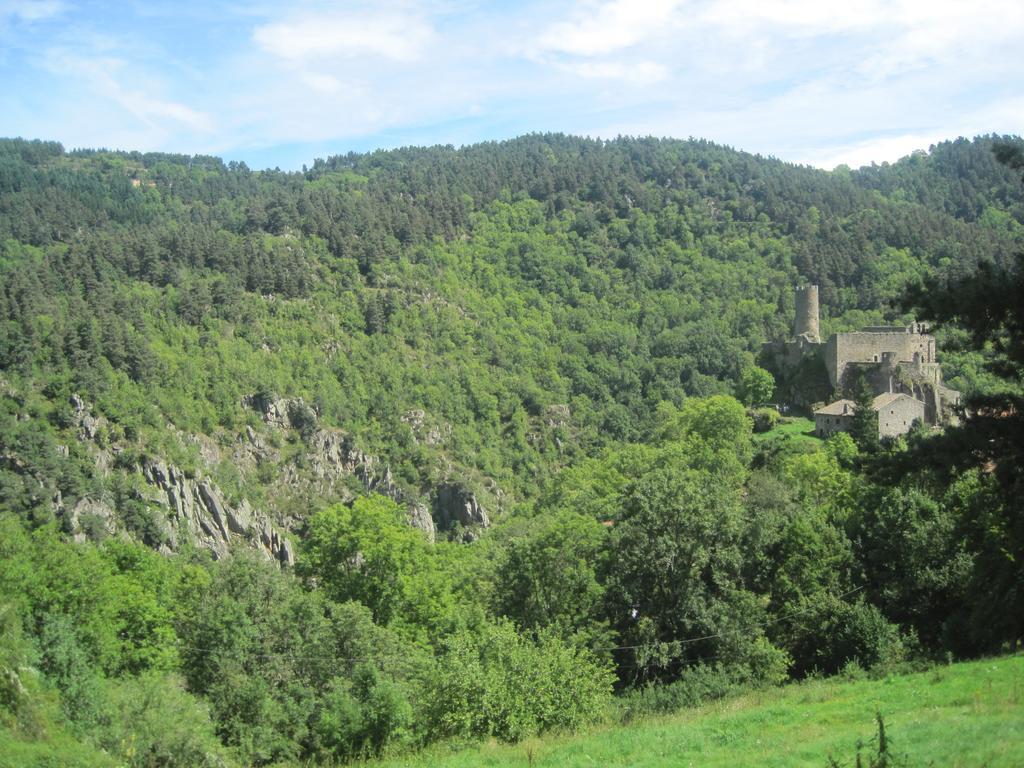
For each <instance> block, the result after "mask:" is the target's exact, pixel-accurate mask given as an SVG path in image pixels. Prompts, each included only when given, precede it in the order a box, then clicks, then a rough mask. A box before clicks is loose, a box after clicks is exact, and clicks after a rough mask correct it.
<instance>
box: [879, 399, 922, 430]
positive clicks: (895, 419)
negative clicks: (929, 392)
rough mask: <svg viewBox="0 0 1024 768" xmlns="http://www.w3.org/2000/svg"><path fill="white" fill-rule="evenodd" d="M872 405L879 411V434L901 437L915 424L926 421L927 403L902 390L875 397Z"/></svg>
mask: <svg viewBox="0 0 1024 768" xmlns="http://www.w3.org/2000/svg"><path fill="white" fill-rule="evenodd" d="M871 407H872V408H874V409H875V411H876V412H877V413H878V436H879V437H899V436H900V435H905V434H907V432H909V431H910V428H911V427H912V426H914V422H915V421H919V422H921V423H922V424H923V423H924V408H925V404H924V403H923V402H922V401H920V400H917V399H915V398H913V397H911V396H910V395H905V394H903V393H901V392H886V393H884V394H881V395H879V396H878V397H876V398H875V400H874V402H873V403H872V404H871Z"/></svg>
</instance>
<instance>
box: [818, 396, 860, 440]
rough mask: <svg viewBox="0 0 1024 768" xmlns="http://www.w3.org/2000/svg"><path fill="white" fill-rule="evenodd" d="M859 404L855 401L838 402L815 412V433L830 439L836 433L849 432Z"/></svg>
mask: <svg viewBox="0 0 1024 768" xmlns="http://www.w3.org/2000/svg"><path fill="white" fill-rule="evenodd" d="M856 409H857V404H856V403H855V402H853V400H836V401H835V402H834V403H829V404H828V405H826V406H825V407H824V408H819V409H818V410H816V411H815V412H814V432H815V434H816V435H818V437H829V436H831V435H834V434H835V433H836V432H849V431H850V425H851V424H852V423H853V413H854V411H855V410H856Z"/></svg>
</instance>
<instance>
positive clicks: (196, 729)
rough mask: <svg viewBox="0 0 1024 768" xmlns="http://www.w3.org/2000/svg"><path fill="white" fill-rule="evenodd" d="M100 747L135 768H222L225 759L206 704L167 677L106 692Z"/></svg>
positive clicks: (123, 683) (129, 682) (148, 678)
mask: <svg viewBox="0 0 1024 768" xmlns="http://www.w3.org/2000/svg"><path fill="white" fill-rule="evenodd" d="M108 697H109V702H110V704H109V706H110V721H109V725H107V727H106V728H105V729H104V731H103V735H102V739H101V741H102V746H103V747H104V749H106V750H107V751H108V752H110V753H112V754H115V755H119V756H120V757H121V758H122V759H123V760H124V761H125V763H126V764H127V765H129V766H133V768H134V767H135V766H138V768H149V767H150V766H161V768H178V766H181V768H220V766H224V765H226V764H227V758H226V754H225V752H224V748H223V747H222V746H221V744H220V742H219V741H217V737H216V736H215V734H214V731H213V724H212V722H211V721H210V714H209V711H208V710H207V708H206V705H205V704H202V703H201V702H200V701H199V700H197V699H196V698H195V697H193V696H192V695H190V694H189V693H188V692H187V691H185V689H184V685H183V683H182V681H181V680H179V679H178V678H176V677H171V676H166V677H165V676H159V675H145V676H142V677H138V678H128V679H124V680H122V681H119V682H117V683H115V684H111V685H110V686H109V692H108Z"/></svg>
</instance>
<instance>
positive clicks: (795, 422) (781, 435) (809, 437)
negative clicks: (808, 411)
mask: <svg viewBox="0 0 1024 768" xmlns="http://www.w3.org/2000/svg"><path fill="white" fill-rule="evenodd" d="M782 440H796V441H798V442H808V443H815V444H819V443H820V442H821V439H820V438H818V437H815V435H814V419H806V418H804V417H802V416H791V417H786V418H784V419H782V420H781V421H780V422H779V423H778V425H777V426H775V427H773V428H772V429H771V430H769V431H768V432H762V433H760V434H755V435H754V442H755V443H771V442H775V441H782Z"/></svg>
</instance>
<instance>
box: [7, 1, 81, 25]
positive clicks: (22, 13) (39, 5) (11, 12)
mask: <svg viewBox="0 0 1024 768" xmlns="http://www.w3.org/2000/svg"><path fill="white" fill-rule="evenodd" d="M67 8H68V6H67V5H66V4H65V3H62V2H60V1H59V0H14V2H0V18H2V17H7V18H12V17H13V18H16V19H18V20H20V21H41V20H43V19H49V18H52V17H54V16H59V15H60V14H62V13H64V11H66V10H67Z"/></svg>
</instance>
